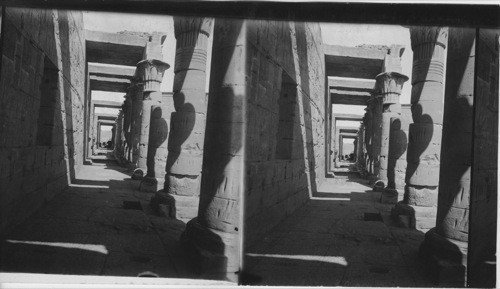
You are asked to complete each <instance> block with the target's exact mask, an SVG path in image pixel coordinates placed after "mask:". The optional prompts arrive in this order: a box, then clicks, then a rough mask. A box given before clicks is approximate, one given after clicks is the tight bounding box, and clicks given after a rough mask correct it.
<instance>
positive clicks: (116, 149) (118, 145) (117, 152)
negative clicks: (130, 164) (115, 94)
mask: <svg viewBox="0 0 500 289" xmlns="http://www.w3.org/2000/svg"><path fill="white" fill-rule="evenodd" d="M122 107H123V106H122ZM122 130H123V108H122V109H120V110H119V111H118V116H117V117H116V122H115V129H114V131H115V132H114V142H113V155H114V156H115V159H116V160H117V161H118V162H119V163H122V160H123V151H122V138H121V136H122Z"/></svg>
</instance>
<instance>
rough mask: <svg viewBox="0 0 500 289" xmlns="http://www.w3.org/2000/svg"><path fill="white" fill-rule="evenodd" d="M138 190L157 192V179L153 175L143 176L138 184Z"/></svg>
mask: <svg viewBox="0 0 500 289" xmlns="http://www.w3.org/2000/svg"><path fill="white" fill-rule="evenodd" d="M139 191H141V192H146V193H156V192H158V180H157V179H156V178H155V177H150V176H145V177H144V178H142V180H141V183H140V184H139Z"/></svg>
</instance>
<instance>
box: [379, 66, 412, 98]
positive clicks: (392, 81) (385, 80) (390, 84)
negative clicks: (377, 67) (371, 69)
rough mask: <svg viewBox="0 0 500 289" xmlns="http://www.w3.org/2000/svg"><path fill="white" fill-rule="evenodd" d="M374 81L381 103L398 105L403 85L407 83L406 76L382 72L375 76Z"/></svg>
mask: <svg viewBox="0 0 500 289" xmlns="http://www.w3.org/2000/svg"><path fill="white" fill-rule="evenodd" d="M375 79H376V81H377V88H378V91H379V94H378V97H381V98H382V103H383V104H390V103H399V96H400V95H401V90H402V89H403V84H404V83H405V82H406V81H408V76H406V75H404V74H401V73H399V72H383V73H380V74H379V75H377V77H376V78H375Z"/></svg>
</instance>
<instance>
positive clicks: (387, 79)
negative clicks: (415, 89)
mask: <svg viewBox="0 0 500 289" xmlns="http://www.w3.org/2000/svg"><path fill="white" fill-rule="evenodd" d="M376 79H377V84H378V85H377V86H378V87H379V89H380V94H379V95H378V96H379V97H380V98H381V100H382V104H383V113H382V133H381V148H380V158H379V160H380V161H379V164H380V171H379V180H378V181H377V182H376V183H375V186H374V189H375V190H379V191H384V189H385V188H392V189H394V184H390V186H388V185H389V182H388V180H389V178H388V169H389V168H388V164H389V143H390V139H389V136H390V132H391V119H394V118H398V117H399V116H400V115H401V104H400V102H399V98H400V95H401V90H402V88H403V84H404V83H405V82H406V81H408V77H407V76H406V75H403V74H401V73H399V72H383V73H381V74H379V75H377V78H376Z"/></svg>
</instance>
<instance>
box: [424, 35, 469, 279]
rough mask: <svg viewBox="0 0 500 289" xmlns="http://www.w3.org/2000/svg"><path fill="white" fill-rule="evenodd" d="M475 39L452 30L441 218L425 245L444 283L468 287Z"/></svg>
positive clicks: (448, 65)
mask: <svg viewBox="0 0 500 289" xmlns="http://www.w3.org/2000/svg"><path fill="white" fill-rule="evenodd" d="M475 37H476V31H475V29H463V28H455V29H450V38H449V44H450V45H449V48H448V61H447V69H446V94H445V103H444V119H443V137H442V149H441V159H440V161H441V169H440V172H439V173H440V175H439V194H438V208H437V221H436V227H435V228H434V229H431V230H430V231H429V232H427V234H426V236H425V241H424V243H423V244H422V247H421V252H422V253H423V255H424V256H425V257H427V259H428V260H429V261H430V264H432V265H433V266H436V267H437V268H438V270H436V272H437V277H438V280H439V282H440V285H454V286H459V287H464V286H465V280H466V278H465V277H466V276H465V274H466V273H465V270H466V266H467V241H468V233H469V199H470V189H471V158H472V143H473V138H472V127H473V124H474V120H473V102H474V61H475ZM442 264H447V265H446V266H444V265H442ZM444 271H447V272H448V273H445V274H443V273H444ZM449 272H452V273H453V274H451V275H450V274H449ZM450 277H453V278H451V279H450Z"/></svg>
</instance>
